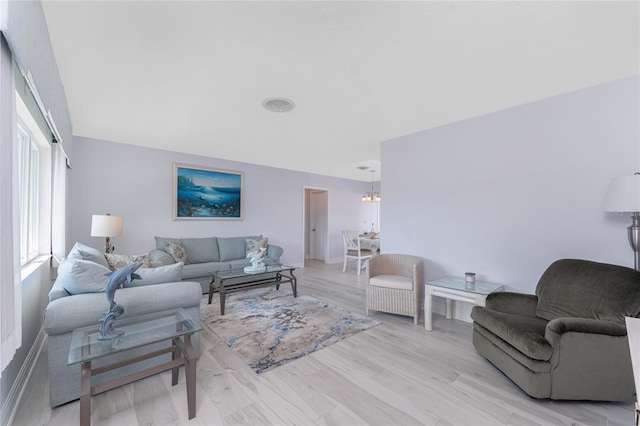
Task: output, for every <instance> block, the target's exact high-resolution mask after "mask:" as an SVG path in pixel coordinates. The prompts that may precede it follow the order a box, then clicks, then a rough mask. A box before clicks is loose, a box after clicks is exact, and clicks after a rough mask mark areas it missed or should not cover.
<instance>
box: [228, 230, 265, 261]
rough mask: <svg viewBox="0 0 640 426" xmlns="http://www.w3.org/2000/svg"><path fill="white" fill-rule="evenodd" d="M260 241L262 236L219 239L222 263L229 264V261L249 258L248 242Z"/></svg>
mask: <svg viewBox="0 0 640 426" xmlns="http://www.w3.org/2000/svg"><path fill="white" fill-rule="evenodd" d="M248 239H251V240H260V239H262V235H258V236H256V237H231V238H218V250H219V252H220V261H221V262H227V261H229V260H237V259H243V258H245V257H246V256H247V243H246V240H248Z"/></svg>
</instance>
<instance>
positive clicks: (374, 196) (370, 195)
mask: <svg viewBox="0 0 640 426" xmlns="http://www.w3.org/2000/svg"><path fill="white" fill-rule="evenodd" d="M359 169H361V170H366V169H368V167H364V168H362V167H359ZM369 171H370V172H371V192H365V193H364V194H363V195H362V201H363V202H365V203H379V202H380V200H382V196H381V195H380V193H379V192H374V191H373V174H374V173H375V172H376V171H375V170H369Z"/></svg>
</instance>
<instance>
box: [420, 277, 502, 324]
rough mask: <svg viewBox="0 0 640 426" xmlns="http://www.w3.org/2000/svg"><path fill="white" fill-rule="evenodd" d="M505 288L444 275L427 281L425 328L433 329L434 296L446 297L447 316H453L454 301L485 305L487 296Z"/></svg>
mask: <svg viewBox="0 0 640 426" xmlns="http://www.w3.org/2000/svg"><path fill="white" fill-rule="evenodd" d="M502 290H504V286H503V285H502V284H497V283H490V282H486V281H476V282H475V283H473V284H471V283H467V282H466V281H465V279H464V277H442V278H438V279H436V280H431V281H427V282H426V283H425V285H424V328H425V330H427V331H431V330H433V320H432V309H433V304H432V303H433V302H432V299H431V298H432V297H433V296H439V297H443V298H445V299H446V300H445V302H446V306H445V317H446V318H447V319H451V318H452V314H451V311H452V301H454V300H458V301H460V302H467V303H473V304H475V305H479V306H484V305H485V302H486V300H487V296H488V295H489V294H491V293H493V292H495V291H502Z"/></svg>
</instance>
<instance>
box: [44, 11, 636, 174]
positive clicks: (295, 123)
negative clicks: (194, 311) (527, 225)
mask: <svg viewBox="0 0 640 426" xmlns="http://www.w3.org/2000/svg"><path fill="white" fill-rule="evenodd" d="M43 8H44V13H45V16H46V20H47V24H48V27H49V32H50V35H51V42H52V44H53V49H54V52H55V55H56V59H57V62H58V68H59V70H60V74H61V78H62V82H63V84H64V87H65V91H66V95H67V101H68V103H69V109H70V114H71V121H72V124H73V131H74V134H75V135H77V136H85V137H90V138H97V139H104V140H110V141H115V142H122V143H128V144H134V145H142V146H148V147H156V148H161V149H168V150H174V151H182V152H187V153H192V154H198V155H205V156H210V157H216V158H223V159H230V160H237V161H243V162H248V163H255V164H261V165H268V166H274V167H280V168H285V169H292V170H299V171H306V172H311V173H317V174H323V175H329V176H338V177H344V178H350V179H358V180H363V181H369V180H370V179H371V174H370V173H368V172H363V171H361V170H358V169H357V168H356V167H357V166H361V165H368V166H370V167H373V168H374V169H377V170H379V169H380V143H381V142H382V141H385V140H389V139H393V138H396V137H399V136H402V135H406V134H410V133H414V132H417V131H420V130H423V129H427V128H432V127H435V126H440V125H443V124H447V123H451V122H455V121H458V120H462V119H465V118H469V117H473V116H477V115H481V114H486V113H489V112H492V111H497V110H501V109H504V108H508V107H512V106H514V105H519V104H523V103H527V102H531V101H535V100H538V99H543V98H546V97H549V96H553V95H556V94H560V93H565V92H568V91H572V90H576V89H580V88H583V87H588V86H591V85H595V84H599V83H603V82H606V81H610V80H614V79H618V78H622V77H627V76H631V75H636V74H640V12H639V11H640V2H636V1H631V2H612V1H606V2H564V1H556V2H482V1H480V2H477V1H476V2H456V1H424V2H416V1H413V2H400V1H386V2H369V1H354V2H348V1H295V2H294V1H288V2H277V1H257V2H249V1H228V2H221V1H196V2H191V1H75V2H73V1H46V0H45V1H44V2H43ZM269 97H285V98H288V99H291V100H293V101H294V102H295V103H296V108H295V109H294V110H293V111H292V112H289V113H273V112H269V111H266V110H265V109H263V108H262V101H263V100H264V99H265V98H269ZM376 177H378V176H376Z"/></svg>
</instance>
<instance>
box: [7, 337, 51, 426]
mask: <svg viewBox="0 0 640 426" xmlns="http://www.w3.org/2000/svg"><path fill="white" fill-rule="evenodd" d="M46 341H47V335H46V333H45V332H44V329H43V328H41V329H40V331H39V332H38V336H37V337H36V340H35V342H33V346H31V349H30V350H29V353H28V354H27V358H26V359H25V361H24V364H22V368H20V371H19V372H18V376H17V377H16V380H15V381H14V382H13V386H11V390H10V391H9V394H8V395H7V398H6V399H5V400H4V403H3V404H2V413H0V424H2V425H10V424H11V423H13V418H14V417H15V415H16V410H17V409H18V405H20V401H21V400H22V397H23V396H24V391H25V389H26V386H27V383H28V382H29V379H30V378H31V375H32V374H33V370H34V369H35V367H36V362H37V361H38V357H39V356H40V354H41V353H42V348H43V347H44V344H45V342H46Z"/></svg>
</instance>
